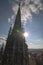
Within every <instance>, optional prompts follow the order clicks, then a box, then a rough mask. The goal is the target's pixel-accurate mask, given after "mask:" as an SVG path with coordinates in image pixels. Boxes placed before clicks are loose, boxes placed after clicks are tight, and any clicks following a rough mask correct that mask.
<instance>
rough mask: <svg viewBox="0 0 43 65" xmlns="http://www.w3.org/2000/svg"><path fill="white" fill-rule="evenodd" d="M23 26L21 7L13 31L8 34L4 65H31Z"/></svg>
mask: <svg viewBox="0 0 43 65" xmlns="http://www.w3.org/2000/svg"><path fill="white" fill-rule="evenodd" d="M23 33H24V31H23V28H22V26H21V12H20V5H19V9H18V12H17V15H16V19H15V23H14V26H13V29H12V30H11V27H10V31H9V34H8V38H7V42H6V47H5V50H4V55H3V60H2V65H29V58H28V48H27V44H26V43H25V37H24V36H23Z"/></svg>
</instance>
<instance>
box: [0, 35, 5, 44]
mask: <svg viewBox="0 0 43 65" xmlns="http://www.w3.org/2000/svg"><path fill="white" fill-rule="evenodd" d="M3 43H4V45H5V44H6V37H5V36H0V44H1V45H2V44H3Z"/></svg>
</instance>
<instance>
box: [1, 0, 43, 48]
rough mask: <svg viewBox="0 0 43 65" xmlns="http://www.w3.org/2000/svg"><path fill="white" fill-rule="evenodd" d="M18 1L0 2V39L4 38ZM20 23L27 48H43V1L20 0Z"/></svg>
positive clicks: (12, 19)
mask: <svg viewBox="0 0 43 65" xmlns="http://www.w3.org/2000/svg"><path fill="white" fill-rule="evenodd" d="M19 1H20V0H0V37H3V36H4V37H6V36H7V35H8V30H9V27H10V25H11V23H12V24H13V22H14V20H15V16H16V13H17V10H18V3H19ZM21 21H22V24H23V27H24V29H25V31H26V32H27V33H28V36H27V37H26V43H27V44H28V47H29V48H43V0H24V2H23V1H22V0H21Z"/></svg>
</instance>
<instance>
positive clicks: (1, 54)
mask: <svg viewBox="0 0 43 65" xmlns="http://www.w3.org/2000/svg"><path fill="white" fill-rule="evenodd" d="M3 47H4V43H3V44H2V47H1V49H0V65H1V62H2V58H3Z"/></svg>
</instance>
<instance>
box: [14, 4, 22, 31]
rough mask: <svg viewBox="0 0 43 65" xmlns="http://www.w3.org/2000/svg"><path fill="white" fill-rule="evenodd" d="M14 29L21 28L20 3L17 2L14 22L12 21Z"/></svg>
mask: <svg viewBox="0 0 43 65" xmlns="http://www.w3.org/2000/svg"><path fill="white" fill-rule="evenodd" d="M14 29H21V12H20V4H19V9H18V12H17V15H16V19H15V23H14V27H13V30H14Z"/></svg>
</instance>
